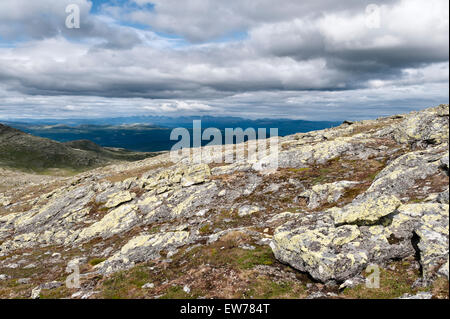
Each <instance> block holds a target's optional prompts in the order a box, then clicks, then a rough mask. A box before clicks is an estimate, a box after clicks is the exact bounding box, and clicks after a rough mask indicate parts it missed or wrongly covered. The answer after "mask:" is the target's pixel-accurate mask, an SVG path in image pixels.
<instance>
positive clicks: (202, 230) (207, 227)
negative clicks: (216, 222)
mask: <svg viewBox="0 0 450 319" xmlns="http://www.w3.org/2000/svg"><path fill="white" fill-rule="evenodd" d="M198 231H199V232H200V234H202V235H205V234H209V233H211V224H205V225H203V226H202V227H200V228H199V230H198Z"/></svg>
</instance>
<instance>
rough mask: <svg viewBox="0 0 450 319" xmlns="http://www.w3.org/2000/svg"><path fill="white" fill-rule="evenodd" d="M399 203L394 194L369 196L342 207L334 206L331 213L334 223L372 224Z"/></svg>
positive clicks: (390, 211)
mask: <svg viewBox="0 0 450 319" xmlns="http://www.w3.org/2000/svg"><path fill="white" fill-rule="evenodd" d="M400 205H401V201H400V200H399V199H398V198H397V197H395V196H382V197H378V198H374V197H369V198H366V199H365V200H361V201H358V202H357V203H352V204H351V205H348V206H346V207H345V208H342V209H340V208H335V209H333V210H331V214H332V216H333V219H334V223H335V225H342V224H355V223H361V224H373V223H376V222H377V221H379V220H380V218H382V217H384V216H387V215H389V214H391V213H393V212H394V211H395V210H396V209H397V208H398V207H399V206H400Z"/></svg>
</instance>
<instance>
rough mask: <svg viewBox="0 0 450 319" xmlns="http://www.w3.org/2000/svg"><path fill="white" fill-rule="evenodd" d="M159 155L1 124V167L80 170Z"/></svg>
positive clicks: (40, 170)
mask: <svg viewBox="0 0 450 319" xmlns="http://www.w3.org/2000/svg"><path fill="white" fill-rule="evenodd" d="M157 154H158V153H140V152H132V151H128V150H124V149H115V148H103V147H101V146H99V145H97V144H95V143H93V142H91V141H88V140H81V141H72V142H67V143H60V142H56V141H53V140H50V139H47V138H42V137H37V136H33V135H30V134H27V133H24V132H22V131H20V130H17V129H14V128H12V127H9V126H6V125H2V124H0V167H10V168H15V169H21V170H26V171H35V172H43V171H46V170H49V169H54V168H58V169H68V170H73V171H80V170H86V169H89V168H94V167H99V166H104V165H107V164H109V163H111V162H116V161H135V160H141V159H144V158H147V157H151V156H155V155H157Z"/></svg>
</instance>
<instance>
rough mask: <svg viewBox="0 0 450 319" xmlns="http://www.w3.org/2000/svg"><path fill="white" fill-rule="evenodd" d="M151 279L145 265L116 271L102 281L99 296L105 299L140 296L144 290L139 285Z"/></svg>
mask: <svg viewBox="0 0 450 319" xmlns="http://www.w3.org/2000/svg"><path fill="white" fill-rule="evenodd" d="M151 279H152V278H151V273H150V270H149V269H148V268H147V267H146V266H145V265H138V266H136V267H134V268H132V269H130V270H127V271H120V272H117V273H115V274H113V275H112V276H111V277H109V278H108V279H106V280H104V281H103V282H102V284H101V287H102V291H101V296H102V297H103V298H105V299H126V298H142V297H143V296H144V293H145V292H144V291H143V290H142V289H141V287H142V286H143V285H144V284H146V283H148V282H150V281H152V280H151Z"/></svg>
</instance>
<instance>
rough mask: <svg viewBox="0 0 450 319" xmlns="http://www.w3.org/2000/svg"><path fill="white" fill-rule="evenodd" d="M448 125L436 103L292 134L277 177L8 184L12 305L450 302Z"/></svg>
mask: <svg viewBox="0 0 450 319" xmlns="http://www.w3.org/2000/svg"><path fill="white" fill-rule="evenodd" d="M448 125H449V107H448V105H440V106H438V107H434V108H429V109H426V110H423V111H421V112H412V113H410V114H405V115H398V116H392V117H387V118H380V119H377V120H370V121H362V122H355V123H351V122H346V123H344V124H342V125H341V126H339V127H337V128H332V129H326V130H322V131H315V132H310V133H302V134H296V135H292V136H287V137H283V138H280V145H279V168H278V169H277V170H276V171H273V170H267V171H264V170H259V169H258V168H261V167H264V165H265V164H267V163H268V162H269V161H270V160H271V158H270V157H269V158H263V159H259V160H243V161H238V162H236V163H234V164H213V165H212V164H210V165H207V164H195V165H194V164H188V161H187V158H184V159H182V160H181V161H180V162H178V163H172V162H171V161H170V159H169V156H168V154H163V155H160V156H157V157H154V158H150V159H146V160H143V161H139V162H134V163H127V164H120V165H111V166H108V167H105V168H99V169H95V170H92V171H89V172H85V173H82V174H79V175H77V176H76V177H71V178H55V179H50V180H44V181H42V183H41V184H38V185H36V184H33V185H30V186H24V187H21V188H10V189H8V190H6V191H4V192H3V193H1V194H0V256H1V257H0V296H1V297H3V298H14V297H33V298H38V297H40V298H65V297H69V298H179V297H184V298H187V297H190V298H211V297H212V298H281V297H289V298H322V297H325V298H398V297H405V298H409V297H411V296H412V297H418V298H419V297H420V298H431V297H436V298H448V269H449V264H448V259H449V250H448V245H449V243H448V238H449V225H448V223H449V206H448V201H449V177H448V173H449V162H448V161H449V159H448V156H449V154H448V152H449V148H448V139H449V132H448V128H449V127H448ZM241 147H245V145H238V146H237V148H241ZM370 265H376V266H377V267H379V269H380V287H379V288H368V287H366V285H365V279H364V277H365V276H368V273H367V272H366V270H367V267H368V266H370ZM68 266H69V267H68ZM74 266H77V267H79V269H80V273H81V279H80V281H81V283H80V287H79V288H70V287H67V286H66V285H65V280H66V278H67V277H68V276H69V273H68V272H66V271H70V269H74V268H73V267H74Z"/></svg>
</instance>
